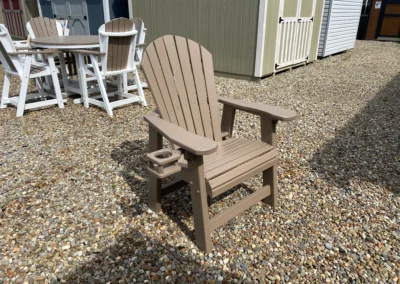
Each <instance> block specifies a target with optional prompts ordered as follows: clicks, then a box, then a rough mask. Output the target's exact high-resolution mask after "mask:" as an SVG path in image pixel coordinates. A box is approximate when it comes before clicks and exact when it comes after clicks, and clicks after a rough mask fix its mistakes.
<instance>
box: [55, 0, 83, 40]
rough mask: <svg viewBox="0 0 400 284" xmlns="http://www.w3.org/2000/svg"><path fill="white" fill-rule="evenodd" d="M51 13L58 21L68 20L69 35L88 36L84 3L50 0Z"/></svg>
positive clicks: (70, 0) (80, 0) (77, 0)
mask: <svg viewBox="0 0 400 284" xmlns="http://www.w3.org/2000/svg"><path fill="white" fill-rule="evenodd" d="M52 7H53V13H54V16H55V18H57V19H59V20H65V19H66V20H68V28H69V30H70V32H69V33H70V35H89V34H90V30H89V24H88V16H87V15H88V13H87V6H86V1H82V0H69V1H65V0H52Z"/></svg>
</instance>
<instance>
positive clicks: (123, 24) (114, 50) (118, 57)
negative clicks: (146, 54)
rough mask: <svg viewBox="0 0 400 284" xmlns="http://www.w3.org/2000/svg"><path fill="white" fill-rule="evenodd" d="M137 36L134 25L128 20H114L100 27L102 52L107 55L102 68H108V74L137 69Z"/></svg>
mask: <svg viewBox="0 0 400 284" xmlns="http://www.w3.org/2000/svg"><path fill="white" fill-rule="evenodd" d="M136 35H137V31H136V30H135V25H134V23H133V22H132V21H130V20H129V19H126V18H118V19H115V20H112V21H110V22H107V23H105V24H104V25H102V26H101V27H100V29H99V36H100V51H102V52H106V53H107V56H105V58H104V60H105V61H102V66H107V69H106V72H108V71H119V70H125V69H133V68H135V66H134V65H135V62H134V56H135V47H136Z"/></svg>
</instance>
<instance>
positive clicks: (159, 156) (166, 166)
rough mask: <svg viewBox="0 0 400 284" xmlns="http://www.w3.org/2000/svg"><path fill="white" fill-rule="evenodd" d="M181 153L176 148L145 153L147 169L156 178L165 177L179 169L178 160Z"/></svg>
mask: <svg viewBox="0 0 400 284" xmlns="http://www.w3.org/2000/svg"><path fill="white" fill-rule="evenodd" d="M181 155H182V153H181V152H180V151H178V150H172V149H161V150H158V151H155V152H151V153H149V154H147V158H148V159H149V166H148V168H147V169H148V171H149V173H150V174H153V175H155V176H157V177H158V178H165V177H167V176H170V175H173V174H175V173H177V172H180V171H181V167H180V166H179V165H178V160H179V159H180V158H181Z"/></svg>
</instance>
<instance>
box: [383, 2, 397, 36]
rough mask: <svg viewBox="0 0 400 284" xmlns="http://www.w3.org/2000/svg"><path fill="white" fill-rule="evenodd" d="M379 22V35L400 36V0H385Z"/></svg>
mask: <svg viewBox="0 0 400 284" xmlns="http://www.w3.org/2000/svg"><path fill="white" fill-rule="evenodd" d="M381 9H382V10H381V14H380V16H379V22H378V34H377V36H378V37H379V36H380V37H400V1H399V0H388V1H384V3H383V5H382V8H381Z"/></svg>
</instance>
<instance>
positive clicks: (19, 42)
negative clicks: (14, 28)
mask: <svg viewBox="0 0 400 284" xmlns="http://www.w3.org/2000/svg"><path fill="white" fill-rule="evenodd" d="M13 44H14V45H19V44H29V43H28V41H27V40H13Z"/></svg>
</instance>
